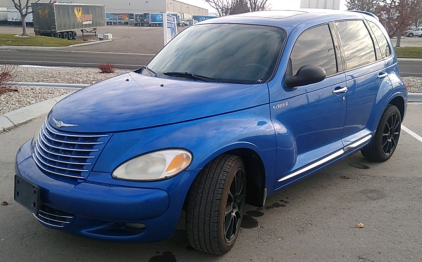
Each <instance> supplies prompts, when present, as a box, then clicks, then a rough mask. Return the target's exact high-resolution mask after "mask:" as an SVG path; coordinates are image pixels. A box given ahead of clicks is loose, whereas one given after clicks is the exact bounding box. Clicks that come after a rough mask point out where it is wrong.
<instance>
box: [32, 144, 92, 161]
mask: <svg viewBox="0 0 422 262" xmlns="http://www.w3.org/2000/svg"><path fill="white" fill-rule="evenodd" d="M37 146H39V147H41V148H42V150H44V151H45V152H47V153H48V154H51V155H56V156H59V157H69V158H84V159H85V158H95V156H75V155H65V154H58V153H55V152H53V151H50V150H48V149H46V148H44V146H43V145H42V144H40V143H37Z"/></svg>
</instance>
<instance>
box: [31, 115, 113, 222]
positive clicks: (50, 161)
mask: <svg viewBox="0 0 422 262" xmlns="http://www.w3.org/2000/svg"><path fill="white" fill-rule="evenodd" d="M109 139H110V135H108V134H106V135H103V134H81V135H78V134H76V133H68V132H64V131H58V130H55V129H54V128H53V127H52V126H50V125H49V124H48V122H47V121H46V122H45V123H44V125H43V127H42V129H41V132H40V134H39V136H38V140H37V141H36V144H35V146H34V148H33V149H34V152H33V154H32V157H33V159H34V161H35V163H36V165H37V166H38V167H39V168H40V170H41V171H43V172H45V173H48V174H50V175H58V176H62V177H66V178H74V179H86V177H87V176H88V174H89V173H90V171H91V169H92V168H93V166H94V164H95V161H96V159H97V157H98V156H99V154H100V152H101V150H102V149H103V147H104V146H105V144H106V143H107V142H108V140H109ZM38 218H39V217H38ZM52 222H54V221H52ZM53 224H54V223H53Z"/></svg>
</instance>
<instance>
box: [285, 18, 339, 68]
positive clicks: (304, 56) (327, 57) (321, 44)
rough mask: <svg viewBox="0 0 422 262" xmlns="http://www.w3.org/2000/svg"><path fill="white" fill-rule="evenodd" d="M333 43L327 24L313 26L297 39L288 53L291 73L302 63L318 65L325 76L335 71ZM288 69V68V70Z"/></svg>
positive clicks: (302, 64)
mask: <svg viewBox="0 0 422 262" xmlns="http://www.w3.org/2000/svg"><path fill="white" fill-rule="evenodd" d="M334 50H335V49H334V44H333V40H332V37H331V33H330V29H329V27H328V25H321V26H317V27H313V28H311V29H308V30H306V31H305V32H303V33H302V34H301V35H300V36H299V38H298V39H297V41H296V43H295V46H294V48H293V51H292V54H291V55H290V61H289V62H290V63H291V73H292V75H296V73H297V71H298V70H299V68H301V67H302V66H304V65H318V66H320V67H322V68H324V70H325V72H326V73H327V76H330V75H334V74H336V73H337V62H336V55H335V51H334ZM288 71H290V70H288Z"/></svg>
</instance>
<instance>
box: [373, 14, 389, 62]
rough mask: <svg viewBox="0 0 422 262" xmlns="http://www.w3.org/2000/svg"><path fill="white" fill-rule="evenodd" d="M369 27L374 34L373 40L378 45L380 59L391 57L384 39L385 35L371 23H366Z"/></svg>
mask: <svg viewBox="0 0 422 262" xmlns="http://www.w3.org/2000/svg"><path fill="white" fill-rule="evenodd" d="M368 24H369V26H370V27H371V29H372V32H373V33H374V36H375V39H376V40H377V42H378V45H379V47H380V49H381V57H382V58H386V57H389V56H390V55H391V49H390V45H389V44H388V41H387V39H386V38H385V35H384V34H383V33H382V31H381V29H380V28H379V27H378V26H377V25H376V24H375V23H373V22H368Z"/></svg>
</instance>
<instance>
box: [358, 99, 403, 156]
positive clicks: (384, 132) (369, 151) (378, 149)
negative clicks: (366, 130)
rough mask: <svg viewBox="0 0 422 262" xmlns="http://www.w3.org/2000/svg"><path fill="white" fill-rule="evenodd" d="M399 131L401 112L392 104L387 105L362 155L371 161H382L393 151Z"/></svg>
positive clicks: (397, 140)
mask: <svg viewBox="0 0 422 262" xmlns="http://www.w3.org/2000/svg"><path fill="white" fill-rule="evenodd" d="M400 132H401V114H400V111H399V109H398V108H397V107H396V106H394V105H388V107H387V109H385V111H384V114H383V115H382V117H381V120H380V122H379V124H378V128H377V131H376V132H375V136H374V138H373V139H372V141H371V143H370V144H369V145H367V146H366V147H364V148H363V149H362V150H361V152H362V155H363V156H364V157H365V158H366V159H368V160H371V161H375V162H384V161H386V160H388V159H389V158H390V157H391V156H392V155H393V153H394V151H395V150H396V148H397V144H398V143H399V138H400Z"/></svg>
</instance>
